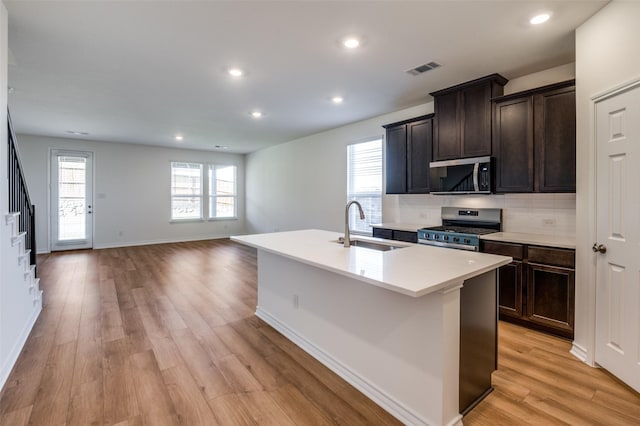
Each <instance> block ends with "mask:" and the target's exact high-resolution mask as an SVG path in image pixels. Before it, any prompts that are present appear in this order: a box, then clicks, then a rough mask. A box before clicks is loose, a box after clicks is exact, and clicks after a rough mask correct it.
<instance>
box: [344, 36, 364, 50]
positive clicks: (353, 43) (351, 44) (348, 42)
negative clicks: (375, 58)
mask: <svg viewBox="0 0 640 426" xmlns="http://www.w3.org/2000/svg"><path fill="white" fill-rule="evenodd" d="M342 45H343V46H344V47H346V48H347V49H355V48H356V47H358V46H360V40H358V39H357V38H355V37H347V38H345V39H344V40H342Z"/></svg>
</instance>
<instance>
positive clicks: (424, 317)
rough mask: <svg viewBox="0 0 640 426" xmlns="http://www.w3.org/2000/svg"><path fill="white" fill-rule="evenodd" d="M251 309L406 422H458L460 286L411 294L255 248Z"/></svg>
mask: <svg viewBox="0 0 640 426" xmlns="http://www.w3.org/2000/svg"><path fill="white" fill-rule="evenodd" d="M256 314H257V315H258V316H259V317H260V318H262V319H263V320H265V321H266V322H267V323H269V324H270V325H272V326H274V328H276V329H278V330H279V331H281V332H282V333H283V334H284V335H285V336H286V337H288V338H289V339H291V340H292V341H294V343H296V344H297V345H298V346H300V347H301V348H302V349H304V350H305V351H307V352H309V353H310V354H311V355H313V356H314V357H315V358H316V359H318V360H319V361H321V362H322V363H323V364H325V365H327V366H328V367H329V368H331V369H332V370H333V371H335V372H336V373H337V374H339V375H340V376H341V377H343V378H344V379H345V380H347V381H348V382H350V383H351V384H353V385H354V386H356V387H357V388H358V389H360V390H361V391H362V392H363V393H365V394H366V395H367V396H369V397H370V398H371V399H373V400H374V401H376V402H377V403H378V404H379V405H380V406H382V407H383V408H385V409H386V410H387V411H389V412H390V413H391V414H392V415H394V416H396V417H398V418H399V419H400V420H401V421H403V422H405V423H406V424H456V423H458V422H459V421H460V418H461V416H460V415H459V413H458V390H459V388H458V368H459V356H458V354H459V343H460V341H459V338H460V335H459V319H460V290H459V289H453V290H450V291H447V292H436V293H433V294H429V295H426V296H422V297H418V298H414V297H410V296H406V295H402V294H399V293H396V292H393V291H389V290H385V289H382V288H379V287H376V286H373V285H370V284H367V283H365V282H362V281H359V280H355V279H351V278H348V277H345V276H342V275H338V274H334V273H332V272H329V271H326V270H323V269H319V268H315V267H313V266H309V265H306V264H302V263H300V262H296V261H294V260H291V259H288V258H285V257H282V256H278V255H276V254H272V253H269V252H266V251H264V250H259V251H258V308H257V311H256Z"/></svg>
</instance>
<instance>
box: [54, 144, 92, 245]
mask: <svg viewBox="0 0 640 426" xmlns="http://www.w3.org/2000/svg"><path fill="white" fill-rule="evenodd" d="M92 218H93V154H92V153H91V152H80V151H63V150H52V151H51V250H52V251H58V250H76V249H86V248H92V247H93V220H92Z"/></svg>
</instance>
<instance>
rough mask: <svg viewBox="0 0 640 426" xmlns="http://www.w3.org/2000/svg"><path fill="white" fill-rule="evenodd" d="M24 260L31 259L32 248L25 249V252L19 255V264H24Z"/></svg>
mask: <svg viewBox="0 0 640 426" xmlns="http://www.w3.org/2000/svg"><path fill="white" fill-rule="evenodd" d="M24 260H31V249H27V250H25V252H24V254H21V255H20V256H18V265H20V264H22V262H23V261H24Z"/></svg>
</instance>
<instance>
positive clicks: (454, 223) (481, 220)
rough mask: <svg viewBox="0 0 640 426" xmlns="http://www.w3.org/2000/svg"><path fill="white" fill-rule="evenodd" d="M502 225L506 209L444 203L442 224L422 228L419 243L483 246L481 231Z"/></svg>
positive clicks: (497, 229)
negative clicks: (470, 207)
mask: <svg viewBox="0 0 640 426" xmlns="http://www.w3.org/2000/svg"><path fill="white" fill-rule="evenodd" d="M501 229H502V209H467V208H462V207H442V226H434V227H432V228H422V229H418V243H420V244H428V245H432V246H440V247H449V248H456V249H462V250H471V251H478V250H480V235H484V234H490V233H492V232H499V231H500V230H501Z"/></svg>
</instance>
